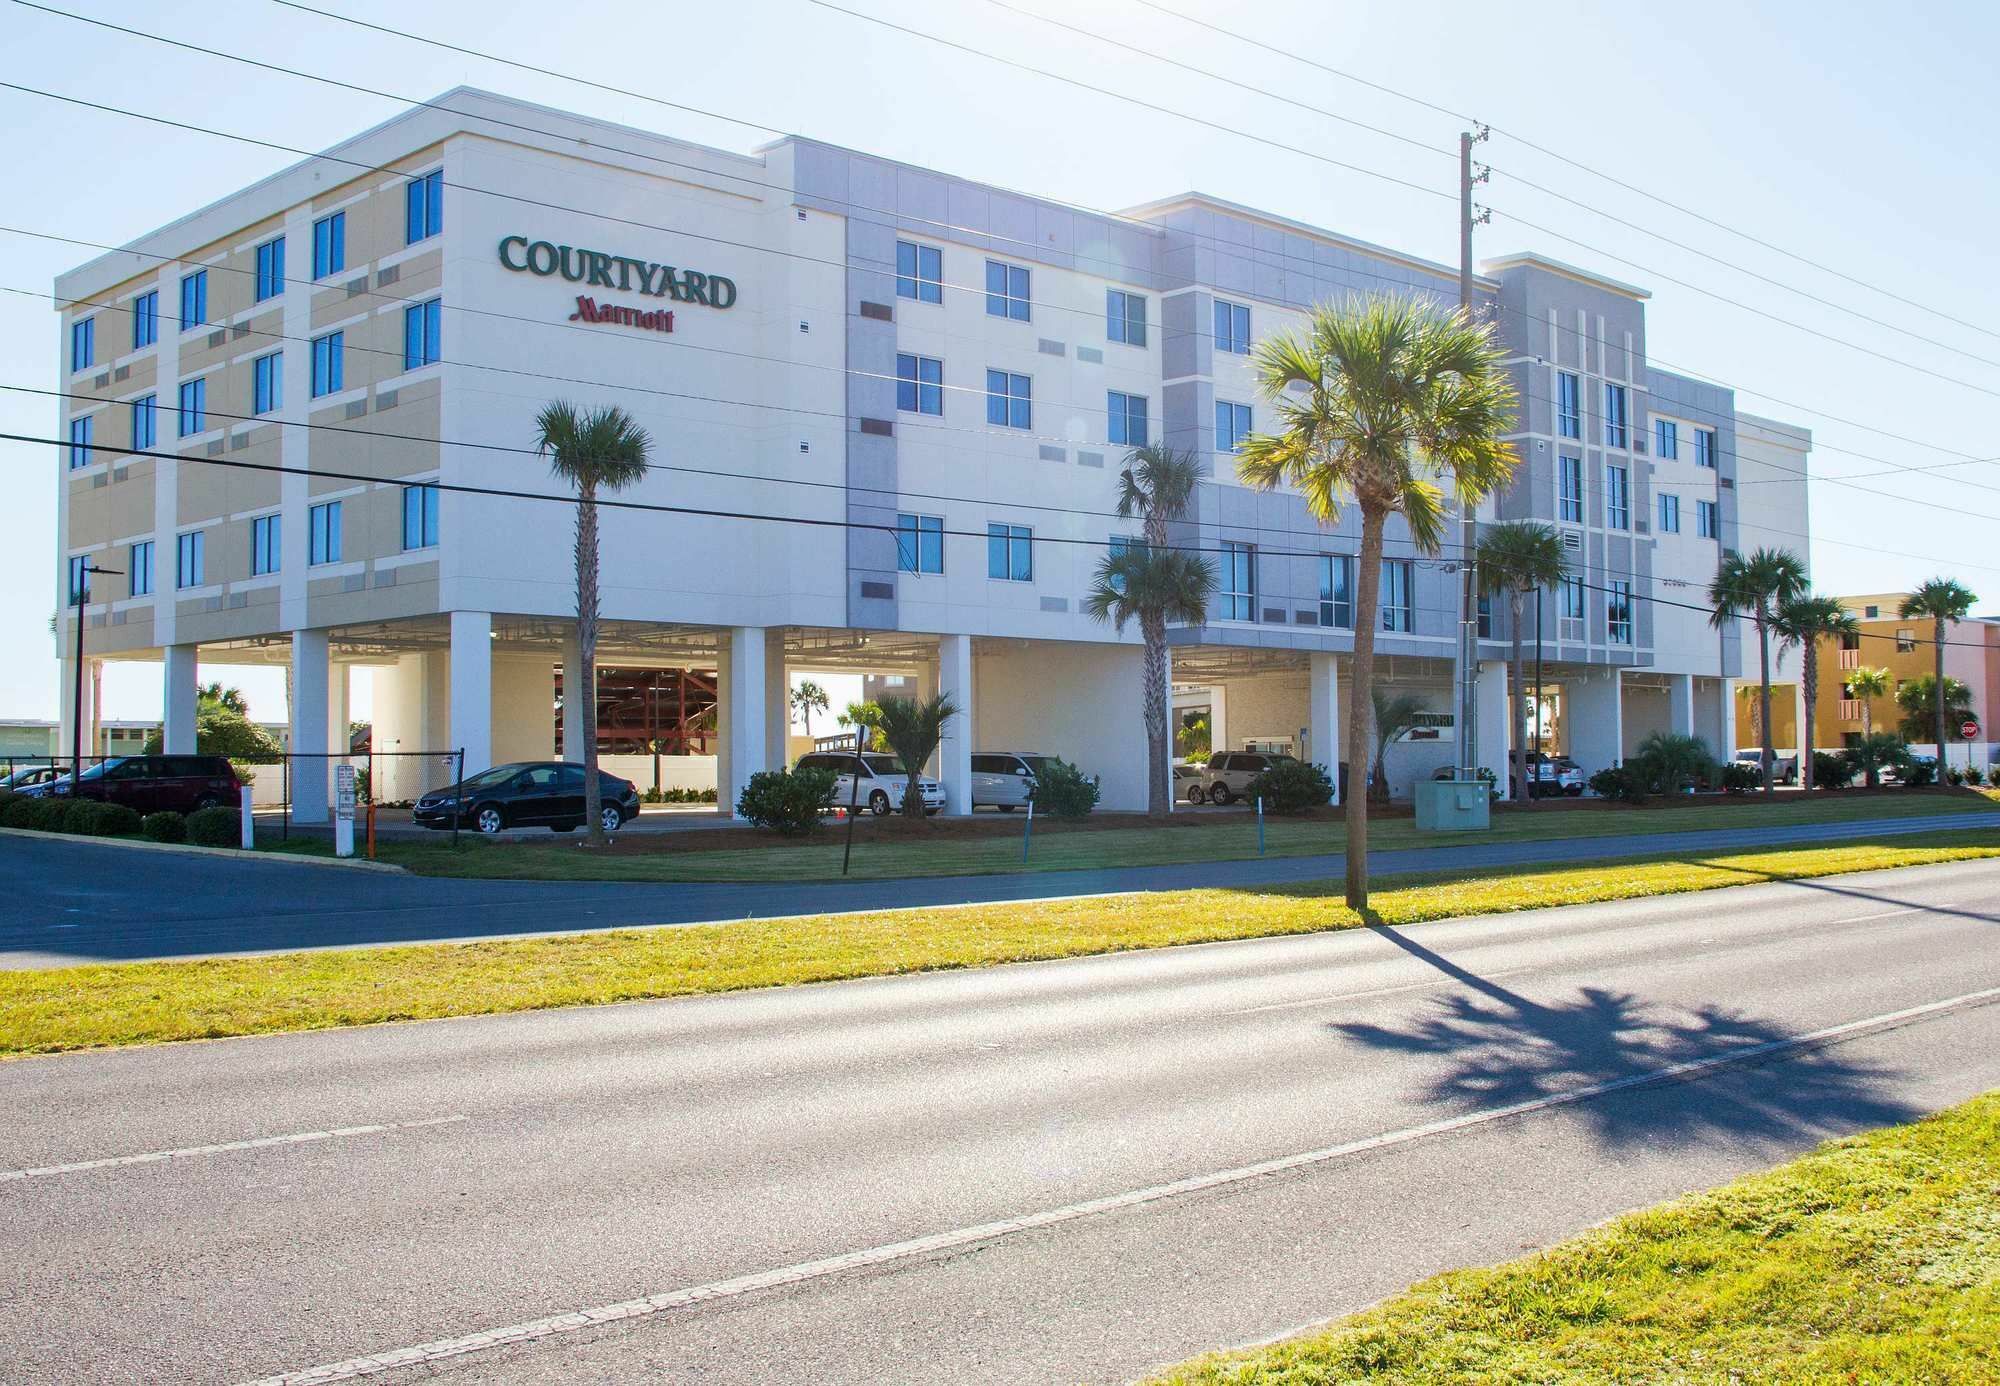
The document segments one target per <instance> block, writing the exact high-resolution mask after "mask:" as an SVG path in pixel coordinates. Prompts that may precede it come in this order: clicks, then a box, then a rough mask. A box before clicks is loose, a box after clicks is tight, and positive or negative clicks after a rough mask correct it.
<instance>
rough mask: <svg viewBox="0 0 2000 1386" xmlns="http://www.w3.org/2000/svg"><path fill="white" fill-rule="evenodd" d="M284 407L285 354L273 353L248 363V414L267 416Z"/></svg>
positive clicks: (280, 352)
mask: <svg viewBox="0 0 2000 1386" xmlns="http://www.w3.org/2000/svg"><path fill="white" fill-rule="evenodd" d="M284 407H285V353H283V352H282V351H274V352H272V353H271V354H270V355H269V356H259V357H258V358H257V359H256V360H255V361H252V362H251V363H250V412H251V413H253V414H269V413H271V412H272V411H273V410H278V409H283V408H284Z"/></svg>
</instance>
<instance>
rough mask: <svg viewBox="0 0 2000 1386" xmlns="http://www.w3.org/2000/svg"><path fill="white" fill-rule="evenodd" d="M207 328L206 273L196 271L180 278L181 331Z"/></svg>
mask: <svg viewBox="0 0 2000 1386" xmlns="http://www.w3.org/2000/svg"><path fill="white" fill-rule="evenodd" d="M207 326H208V271H207V270H206V269H198V270H194V271H192V272H191V273H188V274H184V275H182V276H181V331H182V332H183V333H186V332H192V331H194V330H195V329H196V328H198V327H207Z"/></svg>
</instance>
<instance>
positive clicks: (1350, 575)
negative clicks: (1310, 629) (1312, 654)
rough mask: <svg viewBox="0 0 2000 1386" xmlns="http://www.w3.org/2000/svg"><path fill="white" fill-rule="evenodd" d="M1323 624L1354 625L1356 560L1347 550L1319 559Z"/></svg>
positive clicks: (1347, 626)
mask: <svg viewBox="0 0 2000 1386" xmlns="http://www.w3.org/2000/svg"><path fill="white" fill-rule="evenodd" d="M1319 623H1320V624H1321V625H1323V626H1338V627H1339V628H1341V629H1342V630H1352V629H1353V628H1354V560H1353V558H1351V557H1350V556H1348V555H1347V554H1344V553H1334V554H1323V555H1321V557H1320V560H1319Z"/></svg>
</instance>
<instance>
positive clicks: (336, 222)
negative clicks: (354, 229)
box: [313, 212, 347, 279]
mask: <svg viewBox="0 0 2000 1386" xmlns="http://www.w3.org/2000/svg"><path fill="white" fill-rule="evenodd" d="M346 268H347V213H345V212H335V213H334V214H333V215H332V216H330V217H321V218H320V219H319V220H318V221H316V222H314V223H313V278H315V279H324V278H326V277H327V276H328V275H329V274H339V273H340V272H341V271H342V270H344V269H346Z"/></svg>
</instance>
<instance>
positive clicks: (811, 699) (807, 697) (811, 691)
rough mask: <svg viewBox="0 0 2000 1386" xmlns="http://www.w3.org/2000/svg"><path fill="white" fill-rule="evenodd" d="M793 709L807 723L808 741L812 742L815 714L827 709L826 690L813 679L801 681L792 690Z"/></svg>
mask: <svg viewBox="0 0 2000 1386" xmlns="http://www.w3.org/2000/svg"><path fill="white" fill-rule="evenodd" d="M792 708H793V710H794V711H795V712H797V713H798V714H799V720H800V721H801V722H803V723H805V728H806V739H807V740H808V741H810V740H812V734H813V714H814V713H815V712H825V711H826V709H827V698H826V690H825V689H824V688H821V687H820V686H819V685H818V684H816V683H814V682H813V681H812V680H811V679H800V680H799V685H798V687H796V688H794V689H793V690H792Z"/></svg>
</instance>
